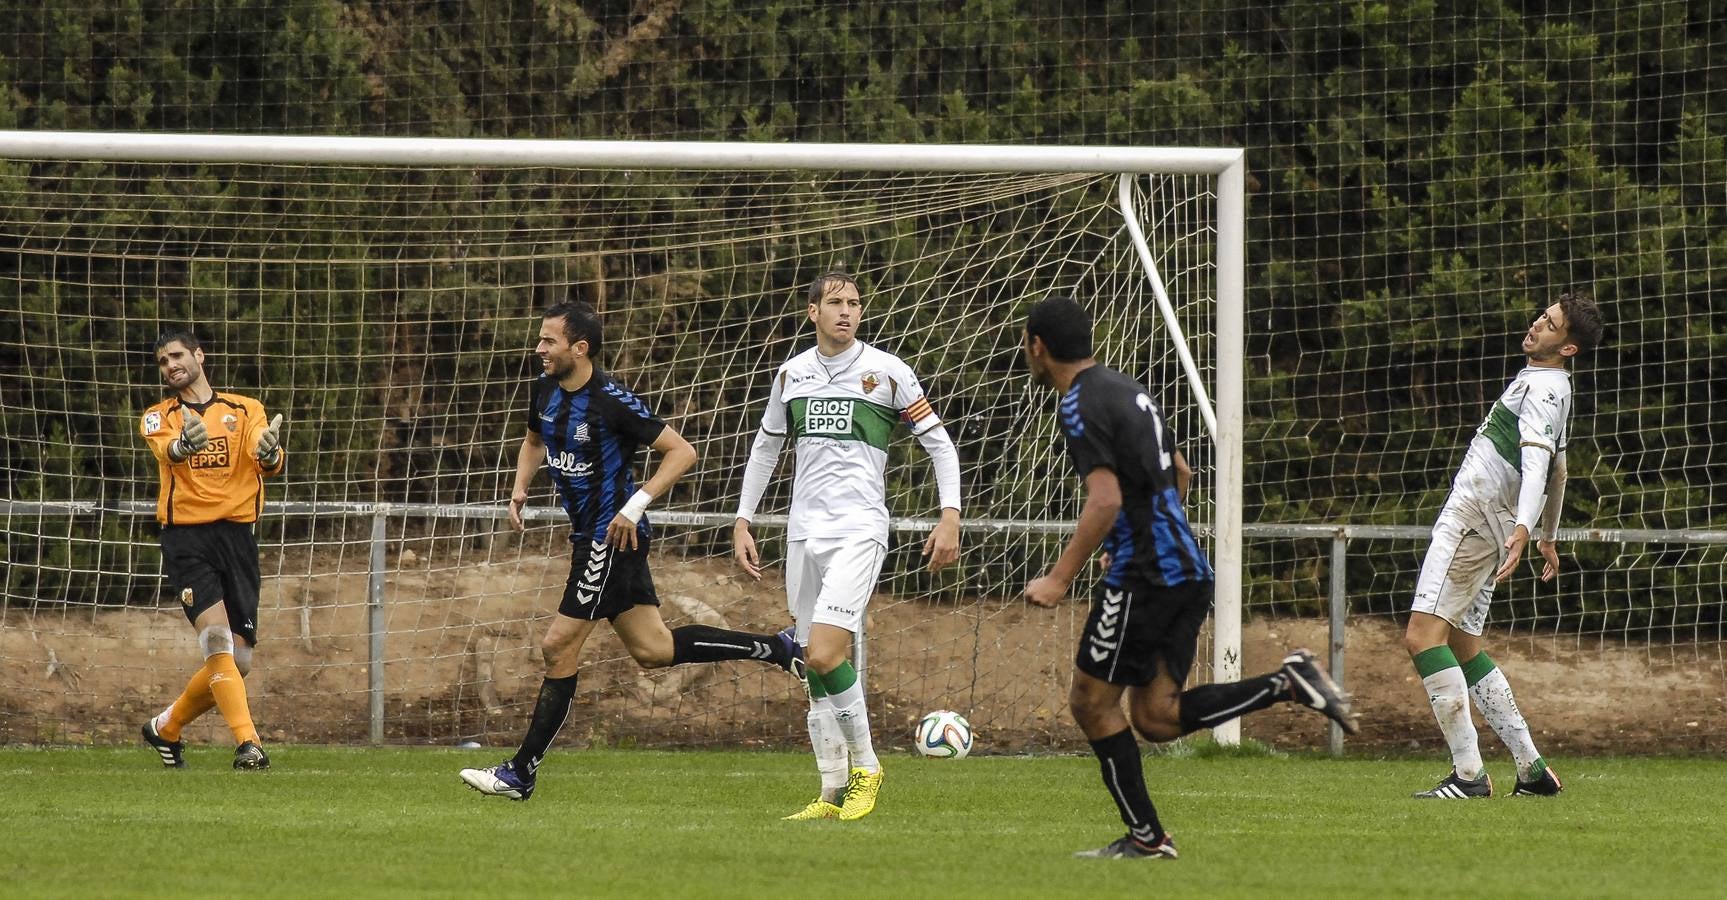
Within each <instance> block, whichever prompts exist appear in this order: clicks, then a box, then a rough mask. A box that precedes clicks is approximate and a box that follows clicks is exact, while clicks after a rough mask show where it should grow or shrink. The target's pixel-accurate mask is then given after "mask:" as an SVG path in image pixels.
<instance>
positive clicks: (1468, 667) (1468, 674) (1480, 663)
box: [1463, 650, 1493, 687]
mask: <svg viewBox="0 0 1727 900" xmlns="http://www.w3.org/2000/svg"><path fill="white" fill-rule="evenodd" d="M1492 672H1493V660H1491V659H1488V658H1487V651H1486V650H1483V651H1481V652H1480V653H1477V654H1475V658H1474V659H1472V660H1470V661H1468V662H1466V663H1464V664H1463V680H1464V681H1466V682H1468V683H1469V686H1470V687H1474V686H1475V683H1476V682H1477V681H1480V680H1481V679H1483V678H1486V677H1487V676H1488V675H1489V674H1491V673H1492Z"/></svg>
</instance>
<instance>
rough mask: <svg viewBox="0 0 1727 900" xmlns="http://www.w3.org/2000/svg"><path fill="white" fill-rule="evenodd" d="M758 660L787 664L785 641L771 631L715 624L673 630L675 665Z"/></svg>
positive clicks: (673, 660) (680, 627)
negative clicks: (730, 660) (728, 660)
mask: <svg viewBox="0 0 1727 900" xmlns="http://www.w3.org/2000/svg"><path fill="white" fill-rule="evenodd" d="M725 659H759V660H761V661H763V662H770V663H773V664H774V665H776V666H780V667H782V668H783V667H784V666H785V665H786V663H788V662H790V660H788V659H787V658H786V648H785V644H784V643H782V642H781V641H780V639H779V638H777V637H775V636H774V635H771V634H751V633H750V632H748V631H728V630H726V629H724V628H715V627H713V626H712V625H682V626H679V627H677V628H673V629H672V665H674V666H677V665H682V664H684V663H704V662H719V661H721V660H725Z"/></svg>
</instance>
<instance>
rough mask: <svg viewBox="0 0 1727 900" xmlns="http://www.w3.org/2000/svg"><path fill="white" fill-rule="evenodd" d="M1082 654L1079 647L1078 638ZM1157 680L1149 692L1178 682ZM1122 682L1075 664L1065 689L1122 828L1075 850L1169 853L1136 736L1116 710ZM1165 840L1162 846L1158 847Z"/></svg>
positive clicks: (1102, 853)
mask: <svg viewBox="0 0 1727 900" xmlns="http://www.w3.org/2000/svg"><path fill="white" fill-rule="evenodd" d="M1080 652H1081V653H1082V654H1084V653H1085V652H1086V651H1085V647H1084V644H1083V643H1082V644H1081V651H1080ZM1164 681H1165V683H1164V684H1161V685H1152V686H1149V688H1150V693H1162V694H1173V693H1174V692H1175V691H1177V690H1179V688H1178V687H1177V686H1176V685H1175V684H1174V683H1173V682H1172V681H1168V680H1167V679H1164ZM1123 690H1125V686H1124V685H1119V684H1111V683H1109V682H1107V681H1104V680H1102V679H1101V678H1098V677H1097V676H1096V675H1093V674H1090V673H1088V672H1087V671H1086V668H1085V667H1084V666H1076V667H1075V669H1074V672H1073V686H1072V687H1071V688H1070V689H1069V691H1068V706H1069V708H1070V709H1072V710H1073V718H1074V721H1076V722H1078V723H1079V729H1080V731H1081V732H1083V733H1084V734H1085V737H1086V740H1087V741H1089V742H1090V744H1091V752H1092V754H1093V755H1094V756H1096V757H1097V764H1098V772H1099V774H1100V776H1101V777H1102V779H1103V787H1104V790H1106V791H1108V792H1109V798H1110V799H1111V800H1112V801H1114V802H1115V808H1116V811H1117V812H1118V813H1119V814H1120V815H1121V821H1122V824H1123V825H1126V826H1127V834H1126V835H1125V836H1124V837H1123V838H1121V839H1120V840H1117V841H1114V842H1112V843H1110V844H1108V845H1106V846H1104V847H1101V848H1099V849H1097V850H1088V851H1082V852H1081V853H1078V854H1076V855H1078V856H1153V855H1167V856H1174V855H1175V854H1174V845H1173V843H1172V842H1170V840H1169V836H1168V834H1167V833H1165V832H1164V830H1163V823H1162V822H1161V821H1159V820H1158V817H1157V807H1156V806H1155V805H1154V804H1153V803H1152V802H1151V794H1150V793H1149V792H1148V791H1147V790H1146V787H1145V770H1144V766H1143V765H1142V764H1141V761H1140V755H1139V742H1138V741H1136V740H1134V737H1133V729H1132V728H1130V727H1129V726H1128V720H1127V716H1126V715H1124V714H1123V713H1122V711H1121V695H1122V691H1123ZM1165 846H1168V848H1169V849H1168V851H1167V852H1162V850H1161V848H1164V847H1165Z"/></svg>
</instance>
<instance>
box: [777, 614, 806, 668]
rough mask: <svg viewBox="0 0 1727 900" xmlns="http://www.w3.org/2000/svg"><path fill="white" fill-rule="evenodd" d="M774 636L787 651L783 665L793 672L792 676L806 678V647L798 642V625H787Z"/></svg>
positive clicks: (785, 651) (781, 647)
mask: <svg viewBox="0 0 1727 900" xmlns="http://www.w3.org/2000/svg"><path fill="white" fill-rule="evenodd" d="M774 638H775V639H777V640H778V641H779V644H780V649H781V650H782V651H783V652H784V653H785V657H786V661H785V662H784V663H781V666H782V667H783V668H784V669H785V670H786V671H787V672H790V673H792V677H794V678H796V679H797V680H799V681H802V680H804V648H803V647H802V646H800V645H799V644H798V638H797V626H796V625H787V626H786V627H784V628H781V629H780V630H779V631H776V632H774Z"/></svg>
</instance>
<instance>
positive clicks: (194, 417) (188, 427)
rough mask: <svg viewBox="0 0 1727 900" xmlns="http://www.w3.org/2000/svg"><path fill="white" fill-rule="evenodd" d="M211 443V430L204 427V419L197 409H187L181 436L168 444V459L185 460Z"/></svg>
mask: <svg viewBox="0 0 1727 900" xmlns="http://www.w3.org/2000/svg"><path fill="white" fill-rule="evenodd" d="M209 444H210V431H209V429H207V428H205V427H204V420H203V419H200V418H198V413H197V411H195V410H192V409H189V408H188V409H187V410H186V420H185V422H184V423H183V424H182V425H181V426H180V436H179V437H177V438H175V439H174V441H173V443H170V444H169V445H168V459H169V460H171V461H173V462H177V463H179V462H185V461H186V459H187V458H188V457H190V456H191V455H192V454H194V453H197V452H198V451H199V450H202V449H204V448H205V447H207V446H209Z"/></svg>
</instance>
